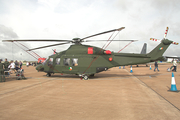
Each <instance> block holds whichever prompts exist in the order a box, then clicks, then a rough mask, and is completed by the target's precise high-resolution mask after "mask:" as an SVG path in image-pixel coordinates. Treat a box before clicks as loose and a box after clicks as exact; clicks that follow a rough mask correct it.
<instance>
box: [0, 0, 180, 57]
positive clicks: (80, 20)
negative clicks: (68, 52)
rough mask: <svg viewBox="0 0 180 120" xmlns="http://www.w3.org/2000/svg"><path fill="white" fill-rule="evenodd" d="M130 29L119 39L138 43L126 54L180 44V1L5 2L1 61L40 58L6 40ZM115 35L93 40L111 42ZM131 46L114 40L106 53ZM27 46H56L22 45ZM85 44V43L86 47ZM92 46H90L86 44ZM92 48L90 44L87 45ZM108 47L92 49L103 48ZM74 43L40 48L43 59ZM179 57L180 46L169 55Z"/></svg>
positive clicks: (0, 12) (1, 5) (0, 4)
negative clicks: (163, 42) (168, 42)
mask: <svg viewBox="0 0 180 120" xmlns="http://www.w3.org/2000/svg"><path fill="white" fill-rule="evenodd" d="M120 27H125V29H124V30H122V31H121V32H120V34H118V35H117V37H116V38H115V39H117V40H118V39H123V40H124V39H127V40H129V39H135V40H139V41H138V42H134V43H132V44H131V45H129V46H128V47H127V48H125V49H124V50H123V51H122V52H123V53H124V52H128V53H140V51H141V49H142V46H143V44H144V43H147V46H148V52H150V51H151V50H152V49H153V48H154V47H156V46H157V45H158V44H159V42H153V41H150V38H151V37H152V38H157V39H163V37H164V33H165V29H166V27H169V31H168V34H167V39H170V40H172V41H175V42H180V1H179V0H0V47H1V49H0V53H1V54H0V58H3V59H4V58H8V59H9V60H11V59H13V60H16V59H17V60H35V59H34V58H33V57H32V56H30V55H29V54H27V53H26V52H25V51H24V50H23V49H21V48H19V47H18V46H16V45H15V44H12V43H5V42H2V40H4V39H36V38H37V39H67V40H68V39H69V40H71V39H73V38H75V37H79V38H84V37H86V36H89V35H92V34H96V33H99V32H104V31H107V30H112V29H117V28H120ZM110 35H111V34H107V35H101V36H98V37H94V38H91V40H96V39H102V40H107V39H108V38H109V36H110ZM128 43H129V42H113V43H111V44H110V45H109V46H108V48H107V49H109V50H112V51H115V52H117V51H119V50H120V49H121V48H123V47H124V46H125V45H127V44H128ZM23 44H24V45H26V46H27V47H28V48H35V47H39V46H43V45H48V44H52V43H47V42H46V43H44V42H43V43H33V42H28V43H27V42H26V43H25V42H23ZM83 44H84V43H83ZM85 44H87V43H85ZM88 44H89V43H88ZM103 44H104V43H99V42H93V43H90V44H89V45H93V46H97V47H102V46H103ZM70 45H71V44H69V45H61V46H56V47H50V48H44V49H40V50H35V52H36V53H37V54H39V55H40V56H41V57H48V56H49V55H51V54H52V53H53V51H52V49H56V51H57V52H60V51H63V50H65V49H67V48H68V47H69V46H70ZM164 55H168V56H180V46H179V45H171V46H170V47H169V48H168V50H167V51H166V52H165V53H164Z"/></svg>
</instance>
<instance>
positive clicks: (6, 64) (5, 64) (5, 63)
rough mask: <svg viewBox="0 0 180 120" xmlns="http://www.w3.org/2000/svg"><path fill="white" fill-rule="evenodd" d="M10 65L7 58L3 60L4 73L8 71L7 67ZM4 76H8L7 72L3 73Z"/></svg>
mask: <svg viewBox="0 0 180 120" xmlns="http://www.w3.org/2000/svg"><path fill="white" fill-rule="evenodd" d="M9 65H10V63H9V62H8V61H7V58H6V59H5V62H4V70H5V71H9V69H8V66H9ZM5 75H8V73H7V72H5Z"/></svg>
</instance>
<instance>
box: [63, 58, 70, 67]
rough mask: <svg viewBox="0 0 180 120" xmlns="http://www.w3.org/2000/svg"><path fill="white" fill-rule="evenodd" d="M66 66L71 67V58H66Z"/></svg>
mask: <svg viewBox="0 0 180 120" xmlns="http://www.w3.org/2000/svg"><path fill="white" fill-rule="evenodd" d="M64 65H65V66H69V65H70V58H64Z"/></svg>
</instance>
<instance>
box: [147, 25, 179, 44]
mask: <svg viewBox="0 0 180 120" xmlns="http://www.w3.org/2000/svg"><path fill="white" fill-rule="evenodd" d="M168 30H169V27H167V28H166V31H165V34H164V38H163V40H165V39H166V36H167V33H168ZM150 40H152V41H162V40H160V39H155V38H150ZM171 44H174V45H178V44H179V43H177V42H172V43H171Z"/></svg>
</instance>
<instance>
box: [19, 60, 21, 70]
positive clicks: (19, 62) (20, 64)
mask: <svg viewBox="0 0 180 120" xmlns="http://www.w3.org/2000/svg"><path fill="white" fill-rule="evenodd" d="M19 66H20V69H21V68H22V62H21V61H20V62H19Z"/></svg>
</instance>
